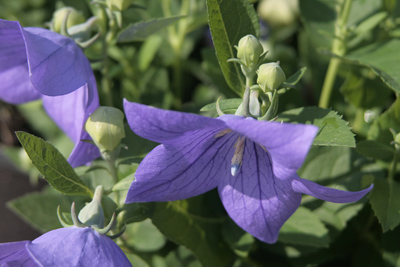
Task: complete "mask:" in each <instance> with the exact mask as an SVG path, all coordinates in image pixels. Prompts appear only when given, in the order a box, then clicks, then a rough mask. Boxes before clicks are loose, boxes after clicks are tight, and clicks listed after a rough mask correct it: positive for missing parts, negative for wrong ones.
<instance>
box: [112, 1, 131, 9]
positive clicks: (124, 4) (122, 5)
mask: <svg viewBox="0 0 400 267" xmlns="http://www.w3.org/2000/svg"><path fill="white" fill-rule="evenodd" d="M132 2H133V0H106V3H107V6H108V8H109V9H111V10H113V11H124V10H125V9H127V8H128V7H129V6H130V5H131V4H132Z"/></svg>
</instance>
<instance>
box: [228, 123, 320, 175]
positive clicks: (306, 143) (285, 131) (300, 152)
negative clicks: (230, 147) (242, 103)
mask: <svg viewBox="0 0 400 267" xmlns="http://www.w3.org/2000/svg"><path fill="white" fill-rule="evenodd" d="M226 125H228V126H229V128H231V129H232V130H234V131H236V132H238V133H240V134H242V135H244V136H247V137H248V138H250V139H251V140H253V141H254V142H256V143H258V144H260V145H262V146H264V147H265V148H266V150H267V151H268V153H269V154H270V156H271V158H272V162H273V170H274V174H275V176H276V177H277V178H280V179H288V178H290V177H291V176H292V175H293V174H295V173H296V171H297V169H298V168H300V167H301V165H302V164H303V162H304V159H305V158H306V156H307V153H308V150H309V149H310V146H311V144H312V142H313V139H314V137H315V135H316V134H317V132H318V127H316V126H313V125H304V124H289V123H278V122H267V121H265V122H264V121H257V120H254V119H246V120H229V121H226Z"/></svg>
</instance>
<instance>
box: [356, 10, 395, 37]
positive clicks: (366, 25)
mask: <svg viewBox="0 0 400 267" xmlns="http://www.w3.org/2000/svg"><path fill="white" fill-rule="evenodd" d="M387 16H388V14H387V12H385V11H382V12H379V13H376V14H375V15H372V16H371V17H368V18H367V19H365V20H364V21H363V22H361V23H360V24H359V25H358V26H357V28H356V29H355V30H354V33H355V34H356V35H361V34H364V33H367V32H369V31H371V30H372V29H374V28H375V27H376V26H378V24H379V23H380V22H382V21H383V20H384V19H385V18H386V17H387Z"/></svg>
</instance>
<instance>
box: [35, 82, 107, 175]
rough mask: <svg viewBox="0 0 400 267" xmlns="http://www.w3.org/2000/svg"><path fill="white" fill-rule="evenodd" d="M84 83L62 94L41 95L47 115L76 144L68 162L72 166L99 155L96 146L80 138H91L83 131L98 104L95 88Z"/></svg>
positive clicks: (82, 163)
mask: <svg viewBox="0 0 400 267" xmlns="http://www.w3.org/2000/svg"><path fill="white" fill-rule="evenodd" d="M93 84H94V86H93V85H88V84H85V85H84V86H82V87H80V88H79V89H78V90H76V91H74V92H72V93H69V94H67V95H62V96H43V106H44V108H45V110H46V111H47V113H48V114H49V116H50V117H51V118H52V119H53V120H54V121H55V122H56V123H57V125H58V126H59V127H60V128H61V129H62V130H63V131H64V132H65V133H66V134H67V135H68V136H69V137H70V138H71V139H72V141H73V142H74V143H75V144H76V145H75V148H74V150H73V151H72V153H71V155H70V158H69V162H70V163H71V165H72V166H73V167H77V166H80V165H84V164H86V163H87V162H90V161H92V160H94V159H96V158H97V157H99V156H100V152H99V150H98V148H97V147H96V146H94V145H92V144H89V143H86V142H82V141H81V140H85V139H89V140H90V139H91V138H90V137H89V135H88V134H87V133H86V132H85V131H84V125H85V122H86V120H87V118H88V117H89V115H90V114H91V113H92V112H94V110H96V108H97V107H98V106H99V99H98V95H97V88H96V86H95V83H94V82H93Z"/></svg>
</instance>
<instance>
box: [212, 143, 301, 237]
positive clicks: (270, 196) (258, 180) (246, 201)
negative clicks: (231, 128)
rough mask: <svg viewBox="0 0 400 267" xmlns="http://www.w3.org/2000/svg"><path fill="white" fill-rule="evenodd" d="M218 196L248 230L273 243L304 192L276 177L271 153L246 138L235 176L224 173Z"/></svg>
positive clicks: (231, 213)
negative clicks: (294, 189) (240, 163)
mask: <svg viewBox="0 0 400 267" xmlns="http://www.w3.org/2000/svg"><path fill="white" fill-rule="evenodd" d="M218 190H219V195H220V197H221V200H222V203H223V204H224V207H225V209H226V211H227V212H228V214H229V216H230V217H231V218H232V219H233V220H234V221H235V222H236V223H237V224H238V225H239V226H240V227H242V228H243V229H244V230H245V231H247V232H249V233H250V234H251V235H253V236H255V237H256V238H258V239H260V240H261V241H264V242H267V243H274V242H275V241H276V240H277V238H278V234H279V230H280V228H281V227H282V225H283V223H284V222H285V221H286V220H287V219H288V218H289V217H290V216H291V215H292V214H293V213H294V212H295V210H296V209H297V208H298V206H299V205H300V201H301V194H299V193H296V192H294V191H293V190H292V189H291V185H290V180H289V179H287V180H281V179H276V178H275V176H274V173H273V171H272V164H271V160H270V158H269V155H268V154H267V153H266V152H265V151H264V149H263V148H261V147H260V146H259V145H258V144H255V143H254V142H252V141H251V140H248V139H247V140H246V144H245V151H244V155H243V163H242V166H241V169H240V170H239V173H238V174H237V175H236V176H231V175H228V176H223V181H222V182H221V183H220V185H219V186H218Z"/></svg>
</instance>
